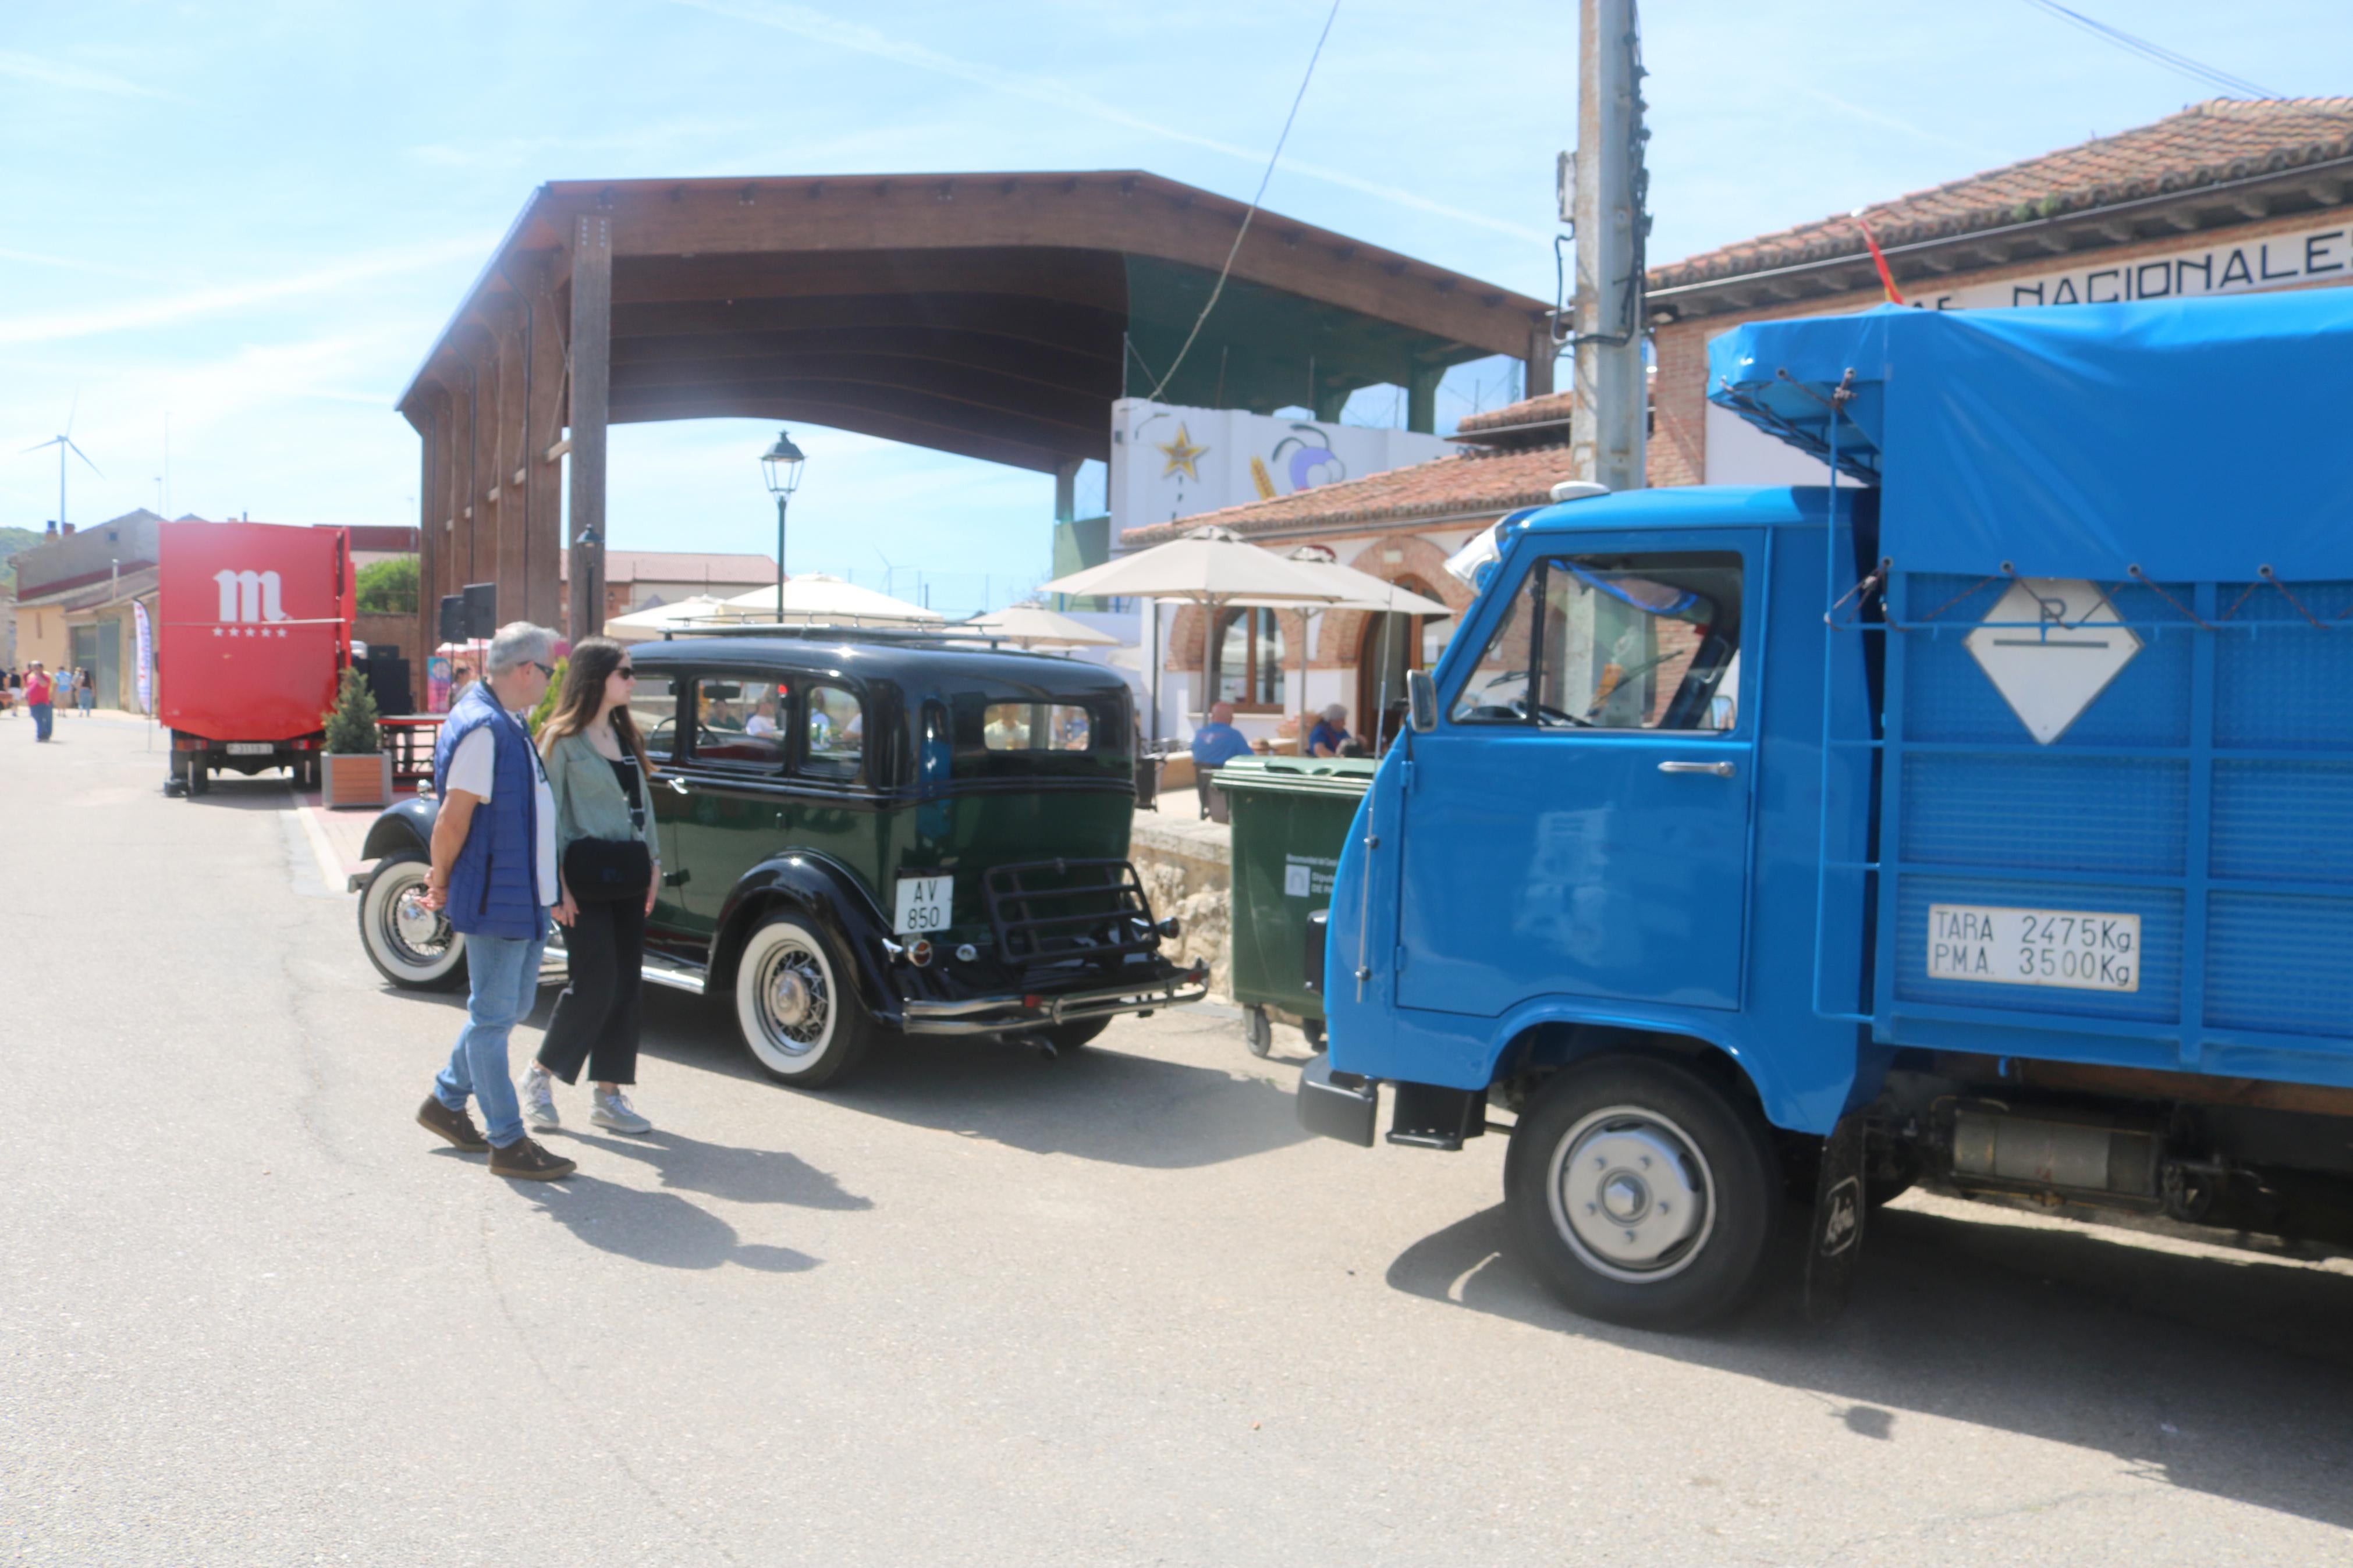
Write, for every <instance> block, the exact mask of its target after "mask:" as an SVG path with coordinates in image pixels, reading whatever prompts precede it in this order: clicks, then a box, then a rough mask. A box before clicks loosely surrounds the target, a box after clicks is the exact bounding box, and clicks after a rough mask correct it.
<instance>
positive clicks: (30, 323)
mask: <svg viewBox="0 0 2353 1568" xmlns="http://www.w3.org/2000/svg"><path fill="white" fill-rule="evenodd" d="M497 243H498V237H497V236H496V235H493V234H479V235H475V236H473V237H470V238H467V239H452V240H443V241H441V242H439V243H438V244H434V245H427V246H418V247H413V248H410V249H406V250H398V251H389V252H385V253H384V254H381V255H377V256H373V257H369V258H365V259H364V260H359V261H346V262H343V263H341V264H339V265H337V266H333V267H326V268H320V269H318V270H317V271H313V272H304V273H297V274H295V275H294V276H292V277H290V278H271V279H261V280H259V281H256V282H251V283H237V284H231V285H229V286H227V287H226V288H219V289H196V290H194V291H192V292H189V293H185V294H170V295H166V296H164V297H163V298H162V299H154V300H128V301H124V302H122V303H120V304H112V305H106V306H101V307H100V308H99V309H97V310H54V311H49V312H47V313H46V314H42V315H36V316H17V317H15V318H0V343H42V342H58V341H60V340H63V339H70V338H86V337H93V336H96V335H97V334H99V333H101V332H119V331H128V330H130V329H132V328H134V327H156V326H163V325H165V324H167V323H169V322H173V321H187V320H190V319H191V318H194V317H198V316H212V315H218V314H220V313H222V312H223V311H228V310H242V309H243V308H245V307H246V306H248V305H260V304H269V303H272V302H275V301H277V300H284V299H287V298H289V297H290V296H293V295H298V294H320V293H327V292H332V290H334V289H342V288H346V287H348V286H349V285H351V284H353V283H364V282H368V281H371V280H373V279H378V278H385V277H389V276H392V275H394V274H396V273H402V272H414V271H417V270H419V269H421V268H427V267H439V266H443V265H446V264H448V263H449V262H452V261H462V260H465V259H468V258H480V257H482V256H485V255H487V254H489V252H490V249H491V247H492V246H493V245H495V244H497Z"/></svg>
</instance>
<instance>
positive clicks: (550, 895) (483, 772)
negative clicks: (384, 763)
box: [442, 714, 564, 909]
mask: <svg viewBox="0 0 2353 1568" xmlns="http://www.w3.org/2000/svg"><path fill="white" fill-rule="evenodd" d="M508 720H509V722H512V723H515V724H516V725H517V726H518V727H520V721H517V720H515V719H514V718H513V716H512V714H510V715H508ZM498 743H499V742H498V738H497V737H496V736H494V735H492V734H491V731H490V726H489V725H487V724H486V725H484V726H482V727H481V728H480V729H479V730H476V731H473V732H472V733H471V734H470V735H468V736H467V737H466V738H465V739H464V740H462V741H460V742H458V750H457V751H456V752H454V753H452V754H451V756H450V758H449V776H448V778H446V779H444V780H443V781H442V787H443V788H444V789H461V790H464V791H465V792H466V793H467V794H468V795H480V797H481V800H482V804H483V805H489V804H490V802H491V780H492V778H493V777H494V776H495V775H496V773H497V772H498V768H497V765H496V764H497V762H498ZM523 749H524V750H525V751H527V752H530V753H531V772H532V778H533V781H534V783H535V784H537V786H538V790H539V796H538V799H539V901H540V902H541V903H543V904H545V905H547V906H548V907H549V908H551V909H552V908H554V906H555V905H557V904H560V903H562V902H563V901H564V889H563V885H562V884H561V883H559V882H558V881H557V880H556V879H555V792H554V790H551V789H549V788H548V787H547V770H546V769H545V768H543V767H542V766H540V763H539V748H538V747H536V746H534V745H533V744H532V743H531V737H530V735H529V734H528V733H526V734H525V735H524V737H523Z"/></svg>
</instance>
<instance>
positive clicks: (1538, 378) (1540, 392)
mask: <svg viewBox="0 0 2353 1568" xmlns="http://www.w3.org/2000/svg"><path fill="white" fill-rule="evenodd" d="M1559 358H1560V345H1559V344H1557V343H1556V342H1553V341H1552V331H1551V330H1550V329H1549V328H1546V327H1538V328H1536V329H1535V331H1532V332H1530V333H1529V334H1528V353H1527V357H1526V358H1525V359H1524V360H1522V361H1521V362H1520V363H1523V364H1525V366H1526V367H1527V390H1526V391H1525V392H1524V393H1522V394H1521V395H1522V396H1524V397H1545V396H1548V395H1551V393H1552V390H1553V379H1552V376H1553V366H1554V365H1555V363H1557V362H1558V360H1559Z"/></svg>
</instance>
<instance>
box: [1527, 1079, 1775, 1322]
mask: <svg viewBox="0 0 2353 1568" xmlns="http://www.w3.org/2000/svg"><path fill="white" fill-rule="evenodd" d="M1504 1201H1505V1207H1506V1208H1507V1209H1508V1211H1509V1213H1510V1215H1511V1219H1512V1224H1513V1229H1514V1233H1515V1234H1516V1235H1517V1236H1518V1237H1519V1239H1520V1241H1521V1244H1522V1246H1523V1247H1525V1251H1526V1254H1527V1257H1528V1258H1529V1261H1530V1263H1531V1264H1532V1265H1533V1266H1534V1268H1535V1272H1536V1273H1537V1274H1538V1275H1539V1276H1540V1277H1541V1278H1542V1279H1544V1281H1545V1283H1546V1285H1548V1286H1550V1287H1551V1289H1552V1290H1553V1292H1554V1293H1555V1294H1556V1295H1557V1296H1558V1297H1559V1298H1560V1299H1561V1300H1563V1301H1564V1302H1566V1303H1567V1305H1568V1306H1569V1308H1570V1309H1571V1310H1575V1311H1577V1312H1581V1313H1583V1314H1584V1315H1586V1316H1587V1317H1591V1318H1601V1319H1605V1320H1607V1321H1610V1322H1613V1323H1626V1324H1630V1325H1631V1326H1634V1327H1637V1328H1647V1329H1670V1330H1672V1329H1689V1328H1694V1327H1697V1326H1698V1325H1700V1324H1702V1323H1704V1322H1706V1321H1709V1320H1710V1319H1713V1318H1716V1317H1720V1316H1722V1315H1723V1314H1724V1313H1725V1312H1728V1311H1730V1310H1732V1309H1733V1308H1735V1307H1736V1306H1738V1305H1739V1304H1740V1303H1741V1302H1742V1301H1743V1300H1746V1298H1747V1296H1748V1293H1749V1291H1750V1290H1751V1289H1753V1288H1754V1287H1755V1285H1756V1282H1757V1276H1758V1272H1759V1268H1760V1266H1761V1265H1762V1264H1763V1262H1764V1259H1765V1257H1766V1254H1767V1248H1768V1247H1769V1245H1770V1243H1771V1241H1772V1237H1773V1231H1774V1226H1775V1223H1776V1220H1777V1218H1778V1213H1779V1208H1780V1203H1781V1183H1780V1179H1779V1174H1778V1167H1777V1165H1776V1163H1775V1161H1774V1153H1773V1145H1772V1142H1771V1139H1770V1138H1769V1137H1768V1136H1767V1130H1766V1126H1765V1121H1764V1118H1763V1117H1762V1116H1760V1115H1758V1114H1757V1110H1756V1109H1755V1107H1754V1106H1752V1105H1750V1104H1747V1103H1746V1102H1745V1101H1743V1100H1736V1098H1735V1097H1734V1096H1733V1095H1732V1094H1730V1093H1728V1092H1727V1091H1726V1090H1725V1089H1723V1088H1721V1087H1719V1086H1718V1085H1716V1084H1715V1083H1714V1082H1712V1081H1710V1080H1709V1079H1706V1078H1704V1077H1703V1076H1702V1075H1701V1074H1699V1073H1696V1072H1694V1071H1692V1070H1691V1069H1690V1068H1685V1067H1683V1066H1682V1065H1681V1064H1679V1063H1674V1062H1667V1061H1660V1060H1656V1059H1652V1058H1641V1057H1608V1058H1599V1059H1596V1060H1592V1061H1588V1062H1585V1063H1582V1064H1579V1065H1577V1066H1576V1067H1572V1068H1567V1069H1565V1070H1563V1071H1562V1072H1560V1073H1559V1074H1558V1075H1556V1077H1555V1078H1554V1079H1553V1080H1552V1081H1551V1082H1550V1083H1549V1084H1548V1085H1546V1088H1545V1089H1544V1090H1543V1092H1542V1093H1541V1094H1539V1095H1538V1096H1537V1098H1536V1100H1535V1103H1534V1104H1533V1105H1531V1106H1530V1107H1529V1108H1528V1110H1527V1112H1526V1114H1525V1115H1524V1116H1522V1117H1521V1119H1520V1121H1519V1124H1518V1126H1517V1127H1515V1128H1514V1130H1513V1132H1512V1145H1511V1150H1510V1152H1509V1153H1508V1155H1507V1156H1506V1157H1505V1160H1504Z"/></svg>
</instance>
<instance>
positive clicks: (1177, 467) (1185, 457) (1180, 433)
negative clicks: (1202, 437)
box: [1153, 424, 1209, 485]
mask: <svg viewBox="0 0 2353 1568" xmlns="http://www.w3.org/2000/svg"><path fill="white" fill-rule="evenodd" d="M1153 446H1154V447H1155V448H1156V449H1157V450H1158V451H1159V453H1160V455H1161V456H1162V457H1164V458H1167V459H1168V466H1167V467H1166V468H1163V469H1161V470H1160V477H1161V478H1162V479H1166V478H1167V477H1168V476H1169V475H1171V474H1176V473H1181V474H1183V475H1184V476H1185V477H1186V478H1187V479H1190V480H1192V481H1193V482H1194V483H1195V484H1197V485H1198V484H1199V483H1200V482H1201V470H1200V469H1199V468H1196V467H1194V465H1195V464H1196V463H1198V462H1199V461H1200V460H1201V459H1202V458H1206V457H1208V455H1209V449H1208V447H1196V446H1195V445H1193V437H1192V435H1191V433H1190V432H1188V431H1187V429H1186V428H1185V426H1183V425H1181V424H1180V425H1178V426H1176V439H1175V440H1174V441H1155V442H1154V443H1153Z"/></svg>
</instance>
